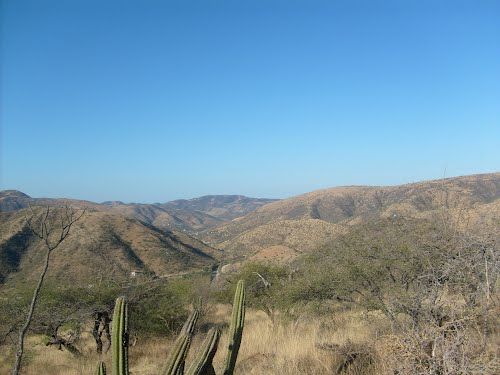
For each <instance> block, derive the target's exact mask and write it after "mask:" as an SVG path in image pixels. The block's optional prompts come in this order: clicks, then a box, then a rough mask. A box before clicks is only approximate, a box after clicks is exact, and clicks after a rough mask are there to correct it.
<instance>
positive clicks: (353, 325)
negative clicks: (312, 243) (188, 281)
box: [0, 306, 381, 375]
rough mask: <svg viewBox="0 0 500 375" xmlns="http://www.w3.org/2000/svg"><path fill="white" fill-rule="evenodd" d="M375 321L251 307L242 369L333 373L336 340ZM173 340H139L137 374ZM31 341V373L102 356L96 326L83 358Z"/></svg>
mask: <svg viewBox="0 0 500 375" xmlns="http://www.w3.org/2000/svg"><path fill="white" fill-rule="evenodd" d="M229 315H230V310H229V306H217V308H216V309H215V311H214V312H213V313H212V314H211V317H210V319H209V320H210V322H209V324H218V325H220V326H224V324H225V322H227V321H228V319H229ZM373 319H377V320H379V319H378V318H375V317H372V320H373ZM379 323H381V321H379ZM202 324H203V323H202ZM377 325H378V324H377ZM374 326H375V325H374V324H373V321H371V322H370V320H368V319H365V318H364V317H362V315H361V314H360V313H344V314H342V315H337V317H336V318H332V319H329V320H314V319H313V320H311V319H301V320H298V321H296V322H291V323H289V324H272V323H271V321H270V320H269V319H268V318H267V316H266V315H265V314H264V313H262V312H258V311H252V310H250V311H248V312H247V316H246V323H245V330H244V334H243V341H242V345H241V348H240V354H239V357H238V366H237V371H236V373H238V374H265V373H266V374H331V373H333V372H334V371H335V369H336V368H337V367H338V366H339V363H341V360H342V358H341V356H339V355H338V354H336V353H335V352H334V351H332V346H333V345H334V344H337V345H342V344H345V343H346V342H349V341H351V342H352V343H354V344H356V343H358V344H363V343H366V342H367V341H369V340H371V339H372V338H373V337H376V336H377V335H378V332H377V331H376V330H374V329H373V327H374ZM203 337H204V335H203V333H201V332H199V333H197V334H196V336H195V340H194V341H193V344H192V347H191V351H190V356H188V359H187V364H188V365H189V363H190V360H191V356H192V355H193V354H194V353H195V351H196V349H197V347H198V346H199V345H200V344H201V341H202V339H203ZM226 340H227V338H226V336H225V335H224V334H223V336H222V338H221V342H220V344H219V351H218V353H217V356H216V358H215V367H216V370H218V373H219V372H220V371H221V369H222V367H223V361H224V355H225V351H224V350H222V348H225V346H226ZM171 344H172V340H168V339H165V338H162V339H151V340H146V339H140V340H138V342H137V344H136V345H135V346H133V347H131V348H130V362H131V374H135V375H146V374H158V373H159V371H160V369H161V367H162V364H163V362H164V361H165V358H166V355H167V353H168V351H169V346H170V345H171ZM27 347H28V350H27V356H26V361H25V363H24V364H25V368H24V372H23V374H26V375H35V374H37V375H38V374H40V373H43V374H53V375H77V374H78V375H79V374H92V373H94V371H95V367H96V366H95V365H96V363H97V360H98V357H97V355H96V354H95V353H94V346H93V344H92V337H91V335H90V332H85V334H84V335H83V336H82V340H81V342H80V343H79V345H78V348H79V349H81V351H82V353H83V356H82V357H81V358H77V357H74V356H73V355H72V354H70V353H69V352H68V351H66V350H62V351H59V350H57V348H55V347H47V346H45V339H44V338H43V337H41V336H36V337H30V339H29V341H28V344H27ZM4 349H5V348H4ZM2 353H4V354H7V353H6V350H2ZM373 354H375V352H374V353H373ZM105 361H106V362H109V361H110V352H108V354H107V355H106V356H105ZM11 363H12V353H9V354H8V356H5V355H4V356H3V357H0V373H1V374H8V373H9V368H10V365H11ZM366 370H369V369H368V368H366ZM371 370H372V371H368V372H366V371H365V372H363V373H375V372H373V370H374V367H373V366H372V367H371ZM353 373H355V372H353Z"/></svg>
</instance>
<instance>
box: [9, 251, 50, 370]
mask: <svg viewBox="0 0 500 375" xmlns="http://www.w3.org/2000/svg"><path fill="white" fill-rule="evenodd" d="M50 252H51V250H50V249H47V255H46V256H45V264H44V266H43V270H42V273H41V274H40V278H39V279H38V284H37V285H36V288H35V290H34V292H33V297H32V298H31V304H30V308H29V311H28V316H27V317H26V321H25V322H24V324H23V326H22V328H21V330H20V331H19V341H18V344H17V352H16V362H15V364H14V368H13V369H12V375H19V371H20V370H21V360H22V359H23V353H24V337H25V336H26V332H28V329H29V326H30V324H31V319H33V313H34V312H35V306H36V303H37V301H38V297H39V295H40V290H41V289H42V284H43V279H44V278H45V274H46V273H47V269H48V268H49V260H50Z"/></svg>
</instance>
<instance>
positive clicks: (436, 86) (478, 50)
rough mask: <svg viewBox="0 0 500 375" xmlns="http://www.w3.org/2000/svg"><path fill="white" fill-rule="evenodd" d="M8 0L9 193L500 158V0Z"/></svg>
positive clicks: (70, 193) (4, 49) (264, 190)
mask: <svg viewBox="0 0 500 375" xmlns="http://www.w3.org/2000/svg"><path fill="white" fill-rule="evenodd" d="M0 1H1V3H2V8H1V13H2V15H1V17H2V19H1V23H2V29H1V33H2V36H1V43H2V44H1V133H0V134H1V154H0V155H1V170H0V189H7V188H9V189H19V190H22V191H24V192H26V193H28V194H30V195H32V196H35V197H40V196H47V197H61V196H66V197H73V198H82V199H90V200H95V201H103V200H115V199H116V200H123V201H137V202H157V201H162V202H163V201H167V200H171V199H176V198H190V197H194V196H199V195H205V194H245V195H249V196H259V197H286V196H290V195H295V194H300V193H303V192H307V191H310V190H314V189H318V188H324V187H330V186H337V185H351V184H377V185H388V184H399V183H406V182H412V181H417V180H423V179H434V178H440V177H442V176H443V175H444V174H445V175H446V176H454V175H463V174H472V173H483V172H493V171H498V170H500V1H496V0H491V1H486V0H484V1H483V0H471V1H460V0H450V1H440V0H430V1H427V0H394V1H390V0H386V1H377V0H367V1H357V0H345V1H334V0H331V1H315V0H304V1H294V0H283V1H272V0H262V1H260V0H248V1H244V0H234V1H215V0H200V1H190V0H180V1H148V0H136V1H125V0H120V1H106V0H99V1H93V0H71V1H68V0H60V1H52V0H43V1H40V0H36V1H25V0H0Z"/></svg>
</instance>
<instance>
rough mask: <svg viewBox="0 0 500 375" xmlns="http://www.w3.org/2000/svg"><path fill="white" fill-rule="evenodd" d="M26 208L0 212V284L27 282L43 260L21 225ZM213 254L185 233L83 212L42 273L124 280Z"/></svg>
mask: <svg viewBox="0 0 500 375" xmlns="http://www.w3.org/2000/svg"><path fill="white" fill-rule="evenodd" d="M26 211H27V210H20V211H19V210H18V211H13V212H6V213H0V254H1V257H0V282H3V283H5V284H10V285H12V284H18V283H20V282H26V281H28V282H29V281H30V280H32V279H33V278H34V277H36V275H37V274H38V269H39V267H41V265H42V263H43V261H42V257H43V254H44V253H45V251H44V248H43V246H42V244H41V243H40V241H39V240H38V239H37V238H35V237H34V236H33V235H32V234H31V232H30V231H29V230H28V229H27V228H26V227H25V225H24V214H29V212H26ZM219 257H220V252H219V251H218V250H216V249H213V248H211V247H209V246H207V245H205V244H204V243H202V242H200V241H198V240H196V239H194V238H192V237H190V236H189V235H187V234H185V233H180V232H176V231H163V230H160V229H158V228H156V227H154V226H151V225H148V224H146V223H143V222H140V221H139V220H137V219H133V218H129V217H126V216H121V215H116V214H111V213H108V212H98V211H94V212H92V211H89V212H87V213H85V215H84V216H83V217H82V219H81V220H80V221H78V222H77V223H76V224H75V226H74V227H73V228H72V231H71V234H70V236H69V237H68V238H67V239H66V240H65V241H64V242H63V243H62V244H61V246H60V247H59V248H57V250H56V251H54V252H53V257H52V261H51V262H52V263H51V267H50V270H49V276H48V277H49V278H54V279H56V280H59V281H63V280H64V282H84V283H93V282H96V281H97V280H100V279H103V278H110V279H114V280H124V279H128V278H130V274H131V271H134V270H137V271H141V272H143V273H145V274H148V275H150V276H158V277H161V276H165V275H170V274H175V273H178V272H189V271H193V270H199V269H201V268H203V267H211V266H212V265H213V264H215V263H216V262H217V258H219Z"/></svg>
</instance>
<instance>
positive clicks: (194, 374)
mask: <svg viewBox="0 0 500 375" xmlns="http://www.w3.org/2000/svg"><path fill="white" fill-rule="evenodd" d="M219 339H220V331H219V330H218V329H217V328H211V329H210V331H208V334H207V338H206V339H205V341H204V342H203V344H202V345H201V348H200V350H199V352H198V354H197V355H196V358H195V360H194V362H193V363H192V364H191V366H190V367H189V370H188V371H187V374H188V375H215V370H214V366H213V364H212V361H213V359H214V356H215V353H216V352H217V345H218V344H219Z"/></svg>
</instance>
